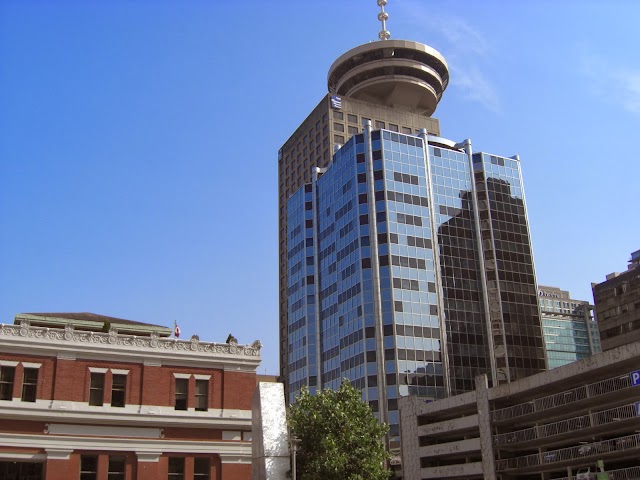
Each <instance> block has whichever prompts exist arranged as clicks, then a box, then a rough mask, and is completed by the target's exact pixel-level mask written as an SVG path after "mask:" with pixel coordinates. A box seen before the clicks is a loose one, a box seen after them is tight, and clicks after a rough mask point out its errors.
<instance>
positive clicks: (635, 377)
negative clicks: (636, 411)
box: [629, 370, 640, 387]
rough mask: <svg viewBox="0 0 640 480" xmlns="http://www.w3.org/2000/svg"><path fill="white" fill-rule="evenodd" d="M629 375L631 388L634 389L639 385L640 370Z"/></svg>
mask: <svg viewBox="0 0 640 480" xmlns="http://www.w3.org/2000/svg"><path fill="white" fill-rule="evenodd" d="M629 375H631V386H633V387H636V386H638V385H640V370H637V371H635V372H631V373H630V374H629Z"/></svg>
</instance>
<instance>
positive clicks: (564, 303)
mask: <svg viewBox="0 0 640 480" xmlns="http://www.w3.org/2000/svg"><path fill="white" fill-rule="evenodd" d="M538 302H539V303H540V311H541V313H542V332H543V333H544V341H545V346H546V349H547V363H548V364H549V368H556V367H560V366H562V365H566V364H568V363H571V362H575V361H577V360H582V359H583V358H587V357H589V356H591V355H595V354H596V353H600V352H602V347H601V346H600V332H599V331H598V324H597V322H596V321H595V319H594V318H593V315H592V311H593V306H592V305H590V304H589V302H587V301H586V300H576V299H573V298H571V295H569V292H567V291H566V290H561V289H559V288H558V287H545V286H542V285H539V286H538Z"/></svg>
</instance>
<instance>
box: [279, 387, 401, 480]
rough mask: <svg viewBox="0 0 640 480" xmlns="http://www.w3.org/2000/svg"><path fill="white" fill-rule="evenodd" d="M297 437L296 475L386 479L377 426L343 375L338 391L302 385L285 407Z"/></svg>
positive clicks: (319, 479)
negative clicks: (295, 398) (316, 391)
mask: <svg viewBox="0 0 640 480" xmlns="http://www.w3.org/2000/svg"><path fill="white" fill-rule="evenodd" d="M288 417H289V426H290V428H291V433H292V435H294V436H295V437H297V438H298V439H300V443H299V445H298V452H297V461H296V463H297V468H296V470H297V479H298V480H388V478H389V470H387V468H386V460H387V459H388V458H389V456H388V453H387V452H386V450H385V447H384V436H385V434H386V433H387V430H388V427H387V426H386V425H381V424H380V423H379V422H378V420H377V419H376V417H375V416H374V415H373V412H372V411H371V408H370V407H369V404H367V403H365V402H363V401H362V399H361V393H360V392H359V391H358V390H356V389H355V388H353V387H352V386H351V384H350V383H349V382H348V381H347V380H344V381H343V382H342V385H341V386H340V388H339V389H338V390H335V391H334V390H323V391H321V392H319V393H317V394H316V395H311V394H310V393H309V391H308V390H306V389H303V390H302V393H301V394H300V396H299V397H298V398H297V400H296V403H295V404H293V405H292V406H291V407H290V409H289V416H288Z"/></svg>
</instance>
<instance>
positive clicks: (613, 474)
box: [556, 467, 640, 480]
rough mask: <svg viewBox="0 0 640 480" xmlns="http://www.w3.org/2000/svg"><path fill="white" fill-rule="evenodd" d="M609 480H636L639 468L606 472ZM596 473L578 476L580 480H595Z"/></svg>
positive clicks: (566, 478)
mask: <svg viewBox="0 0 640 480" xmlns="http://www.w3.org/2000/svg"><path fill="white" fill-rule="evenodd" d="M607 474H608V475H609V480H638V479H639V478H640V467H629V468H619V469H616V470H608V471H607ZM577 478H578V477H577V476H576V475H573V476H571V477H562V478H556V480H576V479H577ZM597 478H598V474H597V473H595V472H594V473H586V474H585V473H583V474H582V475H581V476H580V480H597Z"/></svg>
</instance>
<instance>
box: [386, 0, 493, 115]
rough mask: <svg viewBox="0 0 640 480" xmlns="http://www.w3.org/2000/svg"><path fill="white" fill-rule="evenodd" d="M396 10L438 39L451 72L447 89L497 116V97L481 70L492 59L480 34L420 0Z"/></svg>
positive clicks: (404, 3)
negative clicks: (456, 92) (452, 89)
mask: <svg viewBox="0 0 640 480" xmlns="http://www.w3.org/2000/svg"><path fill="white" fill-rule="evenodd" d="M396 7H397V8H400V9H402V11H403V12H402V15H403V16H404V17H406V18H407V19H409V23H410V24H412V25H414V26H416V27H418V28H420V30H421V31H422V32H428V34H429V35H430V36H433V37H434V38H439V39H441V40H442V44H443V48H442V50H443V51H442V53H443V54H444V55H445V57H446V59H447V62H448V64H449V70H450V72H451V82H450V87H453V88H454V89H457V90H458V91H459V92H460V94H461V95H462V96H463V97H464V98H466V99H468V100H470V101H473V102H477V103H479V104H481V105H483V106H484V107H485V108H487V109H488V110H490V111H492V112H495V113H500V112H501V111H502V107H501V104H500V98H499V96H498V94H497V92H496V89H495V88H494V86H493V83H492V82H491V79H490V78H489V76H488V75H487V74H486V73H485V72H484V69H483V63H484V61H485V60H488V59H490V58H491V57H492V55H493V51H492V46H491V44H490V42H489V41H488V40H487V38H486V37H485V36H484V35H483V34H482V32H481V31H480V30H478V29H477V28H475V27H474V26H473V25H471V24H470V23H469V22H467V21H466V20H465V19H464V18H462V17H458V16H454V15H448V14H441V13H437V12H436V11H435V10H434V9H432V8H431V9H430V8H428V5H427V6H425V3H424V2H423V1H419V0H403V1H402V2H398V3H397V4H396ZM426 43H428V42H426ZM445 47H446V49H445Z"/></svg>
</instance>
